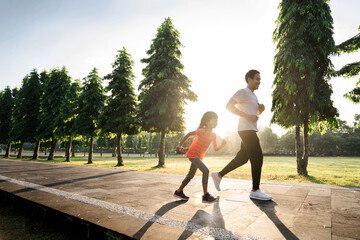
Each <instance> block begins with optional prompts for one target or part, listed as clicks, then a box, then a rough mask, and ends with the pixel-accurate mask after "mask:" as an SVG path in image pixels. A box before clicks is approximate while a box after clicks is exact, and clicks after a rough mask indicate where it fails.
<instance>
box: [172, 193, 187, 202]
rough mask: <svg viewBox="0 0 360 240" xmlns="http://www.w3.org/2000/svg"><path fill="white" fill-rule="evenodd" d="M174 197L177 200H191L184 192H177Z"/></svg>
mask: <svg viewBox="0 0 360 240" xmlns="http://www.w3.org/2000/svg"><path fill="white" fill-rule="evenodd" d="M173 196H174V197H176V198H180V199H181V200H184V201H187V200H189V197H188V196H186V195H185V194H184V192H183V191H181V192H178V191H177V190H175V192H174V195H173Z"/></svg>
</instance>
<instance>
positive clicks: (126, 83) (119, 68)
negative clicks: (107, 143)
mask: <svg viewBox="0 0 360 240" xmlns="http://www.w3.org/2000/svg"><path fill="white" fill-rule="evenodd" d="M133 65H134V62H133V61H132V60H131V55H130V54H129V53H128V52H127V50H126V49H125V47H124V48H123V49H122V50H119V51H118V55H116V57H115V62H114V64H113V65H112V67H113V71H112V73H110V74H108V75H107V76H105V79H108V80H110V82H109V85H108V86H107V87H106V90H107V91H108V92H110V96H109V98H108V100H107V103H106V104H107V105H106V107H105V109H104V111H103V112H102V114H101V115H100V126H101V129H102V132H103V133H113V134H116V145H117V160H118V161H117V166H123V165H124V164H123V159H122V153H121V137H122V134H129V135H132V134H136V132H137V130H138V127H137V120H136V108H137V102H136V96H135V93H134V87H133V80H134V74H133V69H132V68H133Z"/></svg>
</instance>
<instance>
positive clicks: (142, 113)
mask: <svg viewBox="0 0 360 240" xmlns="http://www.w3.org/2000/svg"><path fill="white" fill-rule="evenodd" d="M179 38H180V33H179V32H178V31H177V30H176V29H175V27H174V26H173V23H172V20H171V19H170V18H166V19H165V21H164V22H163V23H162V24H161V26H160V27H159V28H158V31H157V34H156V37H155V39H153V41H152V44H151V46H150V49H149V50H148V51H147V54H148V55H150V56H149V57H148V58H144V59H142V60H141V62H143V63H146V64H147V66H146V67H145V68H144V69H143V71H142V73H143V75H144V77H145V78H144V79H143V80H142V81H141V83H140V86H139V90H141V92H140V95H139V101H140V103H139V115H138V117H139V120H140V124H141V126H142V127H143V129H144V130H146V131H150V132H159V133H160V134H161V138H160V139H161V140H160V141H161V143H160V151H159V164H158V166H159V167H162V166H163V165H165V135H166V134H167V133H169V132H171V131H179V132H180V131H183V130H185V121H184V113H185V109H184V105H185V104H186V100H191V101H195V100H196V99H197V96H196V94H195V93H193V92H192V91H191V90H190V83H191V81H190V80H189V79H188V78H187V77H186V76H185V75H184V74H183V73H182V71H183V69H184V66H183V65H182V63H181V62H180V60H179V59H180V57H181V51H180V49H179V48H180V47H181V46H182V44H181V42H180V40H179Z"/></svg>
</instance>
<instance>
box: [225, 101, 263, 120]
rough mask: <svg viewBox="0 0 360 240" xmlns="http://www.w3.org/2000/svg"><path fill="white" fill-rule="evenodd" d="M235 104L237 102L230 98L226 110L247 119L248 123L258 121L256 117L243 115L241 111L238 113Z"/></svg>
mask: <svg viewBox="0 0 360 240" xmlns="http://www.w3.org/2000/svg"><path fill="white" fill-rule="evenodd" d="M236 104H237V102H236V101H235V100H234V99H232V98H230V100H229V102H228V103H227V104H226V109H227V110H229V111H230V112H232V113H233V114H235V115H238V116H240V117H244V118H246V119H248V120H249V121H252V122H255V121H257V120H258V116H256V115H249V114H247V113H244V112H243V111H240V110H239V109H238V108H237V107H235V105H236Z"/></svg>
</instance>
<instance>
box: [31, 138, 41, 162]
mask: <svg viewBox="0 0 360 240" xmlns="http://www.w3.org/2000/svg"><path fill="white" fill-rule="evenodd" d="M39 150H40V140H37V141H36V143H35V148H34V154H33V157H32V158H33V159H38V157H39Z"/></svg>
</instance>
